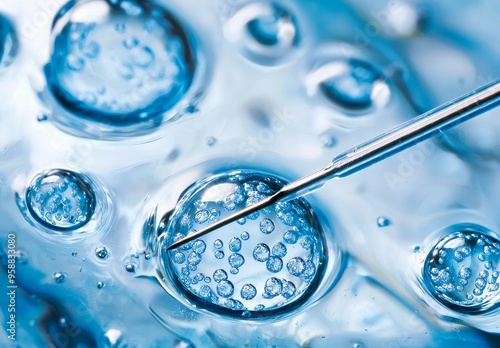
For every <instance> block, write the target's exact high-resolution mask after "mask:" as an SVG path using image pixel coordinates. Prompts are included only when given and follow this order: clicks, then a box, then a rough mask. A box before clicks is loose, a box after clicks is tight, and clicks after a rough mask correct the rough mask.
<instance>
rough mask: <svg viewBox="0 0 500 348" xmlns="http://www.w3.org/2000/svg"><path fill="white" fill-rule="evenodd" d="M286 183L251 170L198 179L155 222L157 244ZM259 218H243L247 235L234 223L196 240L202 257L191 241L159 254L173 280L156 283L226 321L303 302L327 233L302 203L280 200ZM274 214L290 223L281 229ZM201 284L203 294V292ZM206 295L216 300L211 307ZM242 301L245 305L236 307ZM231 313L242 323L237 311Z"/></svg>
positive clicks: (318, 270)
mask: <svg viewBox="0 0 500 348" xmlns="http://www.w3.org/2000/svg"><path fill="white" fill-rule="evenodd" d="M284 185H285V183H284V182H282V181H281V180H279V179H276V178H274V177H271V176H268V175H265V174H260V173H256V172H253V171H249V170H248V171H235V172H230V173H222V174H218V175H216V176H213V177H210V178H207V179H205V180H202V181H200V182H198V183H196V184H194V185H192V186H191V187H190V188H189V189H188V190H186V191H185V192H184V194H183V195H182V197H180V198H179V204H178V205H177V206H176V207H175V209H174V211H173V212H172V213H171V214H169V215H168V220H166V219H165V220H164V222H165V223H164V224H163V223H162V224H160V226H162V227H161V228H160V229H159V231H158V233H159V235H160V240H161V243H162V245H165V246H167V245H170V244H171V242H172V241H173V240H178V238H181V237H182V236H186V235H188V234H189V233H190V232H191V231H192V230H200V228H202V227H203V226H202V225H204V224H205V222H204V220H205V218H206V215H207V214H206V212H208V213H209V214H208V215H210V214H211V213H210V212H211V211H212V210H213V209H216V210H218V211H220V218H221V219H224V218H225V217H227V216H229V215H230V214H231V213H233V212H236V211H240V210H241V209H244V208H245V207H247V206H248V205H251V204H254V203H255V202H257V201H260V200H262V199H265V198H266V197H269V196H270V195H272V194H274V193H275V192H277V191H278V190H279V189H281V188H282V187H283V186H284ZM200 212H201V213H200ZM257 213H258V214H257V215H254V216H252V217H251V216H247V218H246V221H245V230H244V231H242V227H241V225H240V224H238V223H237V222H234V223H231V224H229V225H227V226H224V227H222V228H221V229H220V230H218V231H217V233H213V234H207V235H205V236H202V237H200V238H198V239H197V240H196V241H204V242H205V245H206V249H207V251H208V252H207V251H205V253H201V250H199V249H197V245H196V241H195V242H194V243H193V244H191V245H189V246H187V247H185V246H181V247H179V248H177V249H175V250H172V251H166V250H165V248H164V247H160V248H158V250H159V251H160V255H159V257H160V264H161V267H168V272H166V273H165V278H167V277H169V278H170V280H163V278H160V279H161V281H162V284H163V285H164V286H165V287H167V288H170V287H175V289H174V290H175V291H179V292H180V293H181V294H182V295H185V297H187V298H188V299H189V301H190V302H191V303H192V302H194V303H195V304H196V306H198V307H199V308H206V309H207V310H210V311H215V312H217V313H219V314H224V315H228V314H229V315H231V312H228V309H231V310H234V311H242V310H248V312H249V313H250V318H252V317H253V316H254V311H256V310H255V308H257V311H259V314H258V316H259V317H261V316H262V315H269V316H272V315H274V314H277V313H282V311H285V310H286V311H288V310H291V309H294V308H296V307H297V306H299V305H300V304H302V303H304V301H307V299H308V295H309V294H312V293H314V286H317V284H318V280H317V277H320V276H322V275H323V268H322V267H323V265H325V264H326V263H325V262H323V263H322V262H321V260H322V259H323V258H324V255H323V254H322V253H323V250H324V249H323V244H322V243H323V236H324V234H323V232H322V230H321V227H320V226H319V223H318V221H317V220H316V216H315V215H314V214H312V212H311V208H310V206H309V205H308V204H307V203H306V201H305V200H303V199H298V200H292V201H289V202H285V203H283V202H280V203H278V204H276V205H272V206H270V207H268V208H267V209H266V210H265V211H259V212H257ZM279 214H286V215H287V216H289V218H288V217H287V220H286V221H287V222H292V225H287V224H286V223H284V222H283V220H281V219H280V218H279ZM201 215H202V216H201ZM200 216H201V217H202V218H200ZM195 217H198V218H195ZM252 218H255V219H252ZM189 221H192V223H189ZM299 241H300V243H299ZM183 247H185V249H183ZM177 253H184V254H185V255H186V259H185V260H183V259H182V257H177V256H176V255H177ZM190 256H191V257H190ZM193 266H194V267H195V269H196V271H193ZM285 266H286V267H285ZM290 270H291V272H292V273H290ZM161 271H162V272H163V270H162V269H161ZM197 272H201V273H203V274H204V275H205V277H206V276H207V275H210V276H211V282H209V283H206V282H205V281H204V280H203V279H205V278H203V279H201V277H197V276H196V275H195V273H197ZM201 286H205V288H203V290H202V289H201ZM206 287H208V288H206ZM208 289H210V292H209V291H208ZM231 289H232V290H231ZM200 293H203V294H204V296H205V295H206V296H207V298H208V300H207V298H205V297H203V296H201V295H200ZM211 294H214V295H215V296H216V297H217V298H219V300H218V301H215V300H214V297H213V295H211ZM208 303H210V305H208ZM241 303H244V306H243V305H241V306H240V305H239V304H241ZM214 304H216V306H214ZM237 308H239V309H237ZM234 315H235V316H237V317H238V318H239V319H241V318H242V317H241V312H235V313H234Z"/></svg>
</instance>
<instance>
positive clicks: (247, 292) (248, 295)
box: [241, 284, 257, 301]
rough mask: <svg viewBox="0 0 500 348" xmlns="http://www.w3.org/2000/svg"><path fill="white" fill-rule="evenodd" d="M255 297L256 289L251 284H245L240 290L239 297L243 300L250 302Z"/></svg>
mask: <svg viewBox="0 0 500 348" xmlns="http://www.w3.org/2000/svg"><path fill="white" fill-rule="evenodd" d="M256 295H257V289H256V288H255V286H253V285H252V284H245V285H243V287H242V288H241V297H242V298H243V299H244V300H247V301H249V300H251V299H253V298H254V297H255V296H256Z"/></svg>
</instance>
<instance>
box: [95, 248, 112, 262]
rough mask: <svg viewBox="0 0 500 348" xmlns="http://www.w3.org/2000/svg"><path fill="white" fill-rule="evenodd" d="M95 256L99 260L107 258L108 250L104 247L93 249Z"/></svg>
mask: <svg viewBox="0 0 500 348" xmlns="http://www.w3.org/2000/svg"><path fill="white" fill-rule="evenodd" d="M95 255H96V256H97V257H98V258H100V259H101V260H104V259H107V258H108V255H109V254H108V249H106V247H103V246H100V247H97V248H96V249H95Z"/></svg>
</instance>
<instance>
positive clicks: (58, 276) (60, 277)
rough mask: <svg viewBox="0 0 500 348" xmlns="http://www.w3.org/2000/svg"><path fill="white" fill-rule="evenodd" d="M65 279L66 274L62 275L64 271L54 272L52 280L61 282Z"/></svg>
mask: <svg viewBox="0 0 500 348" xmlns="http://www.w3.org/2000/svg"><path fill="white" fill-rule="evenodd" d="M65 279H66V276H65V275H64V273H61V272H56V273H54V281H55V282H56V283H57V284H61V283H62V282H64V280H65Z"/></svg>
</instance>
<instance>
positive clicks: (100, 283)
mask: <svg viewBox="0 0 500 348" xmlns="http://www.w3.org/2000/svg"><path fill="white" fill-rule="evenodd" d="M104 286H105V284H104V283H103V282H97V288H98V289H102V288H104Z"/></svg>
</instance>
